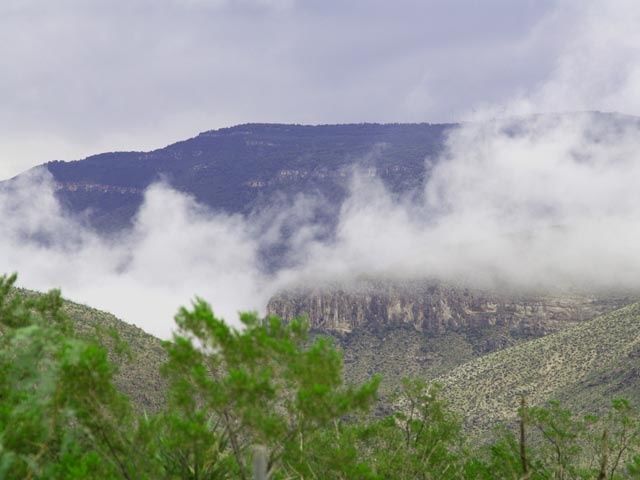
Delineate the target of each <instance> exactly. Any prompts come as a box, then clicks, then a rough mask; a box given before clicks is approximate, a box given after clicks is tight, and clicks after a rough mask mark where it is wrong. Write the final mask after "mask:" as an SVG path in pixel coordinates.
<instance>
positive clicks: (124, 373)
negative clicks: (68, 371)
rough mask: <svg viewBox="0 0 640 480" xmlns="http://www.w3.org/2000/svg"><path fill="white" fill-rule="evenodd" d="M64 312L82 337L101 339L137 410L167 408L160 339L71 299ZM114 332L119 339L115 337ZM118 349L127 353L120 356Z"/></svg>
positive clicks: (117, 381) (27, 294) (119, 383)
mask: <svg viewBox="0 0 640 480" xmlns="http://www.w3.org/2000/svg"><path fill="white" fill-rule="evenodd" d="M15 293H16V294H17V295H20V296H23V297H42V294H40V293H36V292H32V291H28V290H24V289H16V290H15ZM62 312H63V313H64V314H66V315H67V316H68V317H69V319H70V320H71V321H72V322H73V326H74V328H75V329H76V330H77V332H78V333H79V334H80V335H81V336H85V337H89V338H91V337H95V336H96V335H99V336H100V337H101V341H102V343H103V344H105V346H106V347H107V348H108V349H109V350H110V352H111V353H110V359H111V360H112V362H113V363H114V364H115V366H116V368H117V373H116V375H115V379H114V380H115V385H116V386H117V387H118V389H119V390H120V391H122V392H123V393H125V394H126V395H127V396H129V397H130V398H131V399H132V400H133V402H134V404H135V405H136V407H137V408H139V409H140V410H144V411H149V412H155V411H158V410H159V409H160V408H161V407H162V406H163V405H164V402H165V396H166V392H167V385H166V382H165V381H164V380H163V379H162V378H161V376H160V365H162V364H163V363H164V362H165V361H166V357H167V356H166V353H165V351H164V349H163V348H162V345H161V342H160V340H159V339H158V338H156V337H154V336H153V335H149V334H148V333H146V332H145V331H143V330H142V329H140V328H138V327H136V326H135V325H131V324H129V323H126V322H124V321H122V320H120V319H118V318H116V317H115V316H114V315H112V314H110V313H107V312H103V311H101V310H97V309H95V308H91V307H88V306H86V305H81V304H78V303H74V302H71V301H69V300H63V303H62ZM114 333H115V334H116V337H118V339H115V338H114V335H113V334H114ZM116 350H123V351H122V352H121V354H116Z"/></svg>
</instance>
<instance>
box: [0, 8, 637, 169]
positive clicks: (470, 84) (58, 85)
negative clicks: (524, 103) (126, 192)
mask: <svg viewBox="0 0 640 480" xmlns="http://www.w3.org/2000/svg"><path fill="white" fill-rule="evenodd" d="M605 4H606V5H614V6H613V7H606V9H605V10H606V12H604V13H603V11H601V10H602V9H603V8H604V7H602V6H603V5H605ZM637 14H638V7H637V2H635V1H625V0H613V1H607V2H605V1H604V0H603V1H600V2H599V1H588V0H575V1H570V0H556V1H552V0H393V1H389V0H108V1H106V0H1V1H0V177H1V178H5V177H8V176H11V175H14V174H16V173H18V172H20V171H22V170H24V169H26V168H28V167H30V166H32V165H35V164H39V163H42V162H44V161H48V160H53V159H66V160H70V159H76V158H82V157H84V156H86V155H89V154H91V153H97V152H100V151H112V150H127V149H128V150H134V149H135V150H142V149H151V148H156V147H161V146H164V145H166V144H168V143H171V142H173V141H175V140H178V139H182V138H186V137H190V136H193V135H195V134H197V133H198V132H201V131H204V130H209V129H212V128H219V127H223V126H229V125H233V124H237V123H243V122H297V123H343V122H362V121H369V122H418V121H428V122H441V121H450V120H459V119H465V118H472V117H473V115H474V112H477V111H478V110H483V109H486V108H487V106H488V105H489V106H491V108H493V109H494V110H493V111H496V109H497V112H498V114H499V113H500V105H502V104H506V103H509V104H510V105H513V104H514V102H513V99H514V98H518V97H519V96H522V95H525V94H528V92H531V91H544V88H542V90H541V85H542V86H544V85H545V84H546V83H548V82H549V78H557V77H558V76H560V77H566V76H567V75H569V80H571V78H574V79H576V78H581V77H580V76H585V75H587V74H592V73H593V71H595V67H594V65H595V66H596V67H597V65H596V64H595V62H594V61H591V58H592V56H591V51H590V49H593V50H596V51H597V52H596V53H598V52H599V55H600V56H598V55H596V56H595V57H594V58H596V59H598V61H600V60H601V59H603V60H602V61H606V62H613V63H610V64H609V65H608V68H607V70H606V71H607V72H609V73H608V75H609V74H610V73H611V72H614V75H615V72H616V71H619V70H620V69H617V68H616V65H617V63H615V62H618V63H619V64H620V65H622V66H625V65H626V66H628V65H629V64H634V63H633V62H634V61H635V60H637V58H636V55H637V47H638V45H636V44H634V43H633V42H635V40H637V36H626V37H624V38H623V41H622V42H621V43H620V42H618V44H616V43H615V42H613V44H612V43H611V37H612V36H614V37H615V35H617V33H618V32H619V31H622V32H624V27H625V25H624V24H625V22H626V26H627V27H628V28H629V29H630V31H632V30H633V29H635V27H634V26H633V25H636V26H637V23H634V22H636V21H637V20H638V15H637ZM607 15H609V16H612V17H615V18H613V20H611V21H610V22H607V18H608V17H607ZM594 18H595V19H597V21H598V22H602V25H603V27H602V28H600V26H598V27H597V28H596V33H597V34H596V33H594V27H593V19H594ZM621 23H623V25H622V30H620V24H621ZM598 25H600V24H598ZM611 27H615V28H611ZM585 31H587V32H588V35H587V36H585V35H586V34H585ZM581 38H582V39H583V40H584V39H585V38H588V39H589V41H588V42H587V44H588V45H586V46H585V43H584V41H576V39H581ZM621 38H622V37H621ZM591 39H595V41H593V42H592V41H591ZM614 40H615V38H614ZM611 48H616V49H617V50H616V53H615V54H612V52H611V51H610V49H611ZM568 49H569V50H572V51H573V54H572V55H573V56H570V58H571V59H572V60H571V62H573V63H571V62H570V68H569V69H568V70H567V62H566V59H567V51H568ZM581 56H583V57H585V58H586V59H585V58H581ZM576 58H578V59H577V60H576ZM612 59H613V60H612ZM576 62H577V63H576ZM585 62H587V63H589V62H591V63H590V64H589V65H590V66H591V69H592V71H590V70H589V66H587V68H586V70H585V69H584V68H583V67H584V63H585ZM630 62H631V63H630ZM576 65H578V66H579V68H576ZM634 65H637V63H635V64H634ZM625 68H626V67H625ZM632 73H633V72H632ZM572 75H573V77H572ZM576 75H577V76H576ZM624 75H625V78H628V77H629V72H626V73H624ZM591 76H592V77H593V75H591ZM612 81H613V82H615V79H613V80H612V79H611V78H609V77H607V78H606V79H604V80H602V82H605V83H607V85H608V86H610V84H611V82H612ZM563 82H564V83H563V84H564V85H569V90H568V91H566V92H563V91H560V92H559V91H558V89H557V88H556V89H554V90H553V92H554V95H555V98H551V97H549V96H548V95H547V97H545V98H547V100H548V101H547V102H546V103H545V102H541V103H539V104H537V108H538V109H543V110H550V109H583V108H589V109H590V108H598V109H600V108H605V109H607V108H612V109H617V110H626V111H625V113H638V112H636V111H635V110H636V107H637V105H627V104H620V102H618V103H616V101H610V102H608V103H602V102H599V101H598V99H599V98H603V96H602V95H599V90H598V88H599V87H598V85H599V84H598V83H597V82H596V83H595V84H594V83H592V84H590V85H592V86H593V85H595V86H596V87H597V88H596V87H594V88H595V91H589V92H587V93H588V94H589V95H588V97H589V98H590V101H589V102H586V103H585V102H584V98H585V95H582V96H576V95H574V91H575V90H576V89H577V90H579V88H577V87H576V86H575V85H574V84H573V83H572V82H571V81H568V82H567V78H563ZM629 85H638V82H637V81H634V82H631V83H629ZM590 88H591V87H590ZM635 88H637V87H635ZM540 98H542V97H540Z"/></svg>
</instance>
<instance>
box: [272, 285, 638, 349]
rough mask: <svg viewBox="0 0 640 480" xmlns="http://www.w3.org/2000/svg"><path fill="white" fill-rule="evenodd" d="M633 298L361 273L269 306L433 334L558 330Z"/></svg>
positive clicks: (338, 322) (357, 325)
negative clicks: (403, 279) (375, 277)
mask: <svg viewBox="0 0 640 480" xmlns="http://www.w3.org/2000/svg"><path fill="white" fill-rule="evenodd" d="M630 302H631V299H630V298H628V297H626V296H624V295H618V296H596V295H584V294H575V293H573V294H554V295H549V294H540V293H531V294H523V293H513V294H506V293H494V292H490V291H483V290H476V289H469V288H460V287H454V286H449V285H444V284H440V283H434V282H428V281H412V282H409V281H407V282H398V281H373V280H367V281H359V282H357V283H355V284H351V285H324V286H317V287H310V288H297V289H293V290H289V291H284V292H281V293H280V294H278V295H277V296H275V297H274V298H272V299H271V301H270V302H269V305H268V307H267V308H268V312H269V313H270V314H275V315H278V316H281V317H282V318H284V319H291V318H293V317H296V316H300V315H307V316H308V318H309V321H310V323H311V327H312V329H315V330H322V331H325V332H333V333H349V332H353V331H357V330H359V329H367V330H370V331H371V330H373V331H380V330H387V329H389V328H394V327H401V326H409V327H411V328H413V329H415V330H416V331H419V332H424V333H425V334H443V333H446V332H459V331H469V330H471V331H473V330H482V329H486V328H493V327H500V330H501V331H505V332H507V333H509V334H510V335H512V336H524V337H535V336H542V335H545V334H547V333H551V332H554V331H558V330H560V329H562V328H564V327H566V326H569V325H572V324H574V323H576V322H580V321H583V320H587V319H590V318H593V317H595V316H597V315H600V314H602V313H606V312H609V311H611V310H613V309H616V308H619V307H621V306H624V305H626V304H628V303H630Z"/></svg>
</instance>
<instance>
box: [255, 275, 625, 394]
mask: <svg viewBox="0 0 640 480" xmlns="http://www.w3.org/2000/svg"><path fill="white" fill-rule="evenodd" d="M636 300H637V296H630V295H625V294H622V293H618V294H613V293H609V294H606V295H605V294H601V295H594V294H590V295H587V294H578V293H575V292H574V293H567V292H546V293H545V292H529V293H524V292H508V291H502V292H495V291H487V290H479V289H473V288H465V287H461V286H456V285H447V284H444V283H442V282H435V281H433V280H417V279H414V280H403V281H400V280H388V279H387V280H382V279H371V278H369V279H360V280H359V281H357V282H350V283H348V284H344V283H340V282H334V283H331V284H316V285H313V286H310V287H298V288H294V289H291V290H286V291H282V292H280V293H279V294H278V295H276V296H274V297H273V298H272V299H271V300H270V302H269V304H268V306H267V310H268V313H270V314H274V315H277V316H280V317H282V318H284V319H285V320H289V319H291V318H294V317H296V316H303V315H305V316H307V317H308V319H309V322H310V325H311V328H312V330H313V331H315V332H318V333H320V334H324V335H327V334H328V335H331V336H333V337H334V338H335V340H336V343H337V344H338V345H339V346H340V347H341V349H342V350H343V352H344V361H345V374H346V376H347V379H348V380H352V381H355V382H361V381H364V380H366V379H367V378H369V377H370V376H371V375H373V374H374V373H380V374H381V375H382V377H383V380H382V387H381V391H382V393H383V394H386V393H389V392H390V391H392V390H393V389H394V388H395V387H397V386H398V385H399V379H400V378H402V377H403V376H417V377H422V378H426V379H433V378H435V377H436V376H438V375H443V374H445V373H448V372H449V371H450V370H451V369H453V368H455V367H457V366H459V365H461V364H463V363H465V362H468V361H471V360H473V359H475V358H478V357H480V356H482V355H486V354H487V353H490V352H494V351H497V350H501V349H504V348H507V347H510V346H513V345H516V344H519V343H522V342H526V341H528V340H532V339H535V338H538V337H541V336H544V335H548V334H550V333H555V332H558V331H560V330H563V329H566V328H569V327H571V326H574V325H576V324H578V323H580V322H584V321H587V320H591V319H593V318H595V317H598V316H599V315H602V314H604V313H608V312H611V311H614V310H617V309H619V308H621V307H623V306H625V305H628V304H630V303H632V302H634V301H636Z"/></svg>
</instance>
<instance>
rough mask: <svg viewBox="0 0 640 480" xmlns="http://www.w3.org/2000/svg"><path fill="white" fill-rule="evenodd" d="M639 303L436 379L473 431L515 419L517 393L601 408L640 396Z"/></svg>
mask: <svg viewBox="0 0 640 480" xmlns="http://www.w3.org/2000/svg"><path fill="white" fill-rule="evenodd" d="M639 356H640V303H636V304H633V305H630V306H627V307H624V308H621V309H619V310H616V311H614V312H611V313H609V314H606V315H603V316H601V317H598V318H596V319H594V320H590V321H588V322H584V323H582V324H579V325H577V326H575V327H572V328H570V329H567V330H564V331H561V332H559V333H556V334H553V335H549V336H547V337H543V338H539V339H536V340H532V341H530V342H526V343H522V344H520V345H516V346H514V347H510V348H507V349H505V350H501V351H498V352H495V353H492V354H489V355H486V356H483V357H481V358H478V359H476V360H473V361H471V362H468V363H465V364H464V365H461V366H459V367H457V368H455V369H454V370H452V371H451V372H450V373H448V374H446V375H442V376H440V377H439V378H438V379H437V380H438V381H439V382H441V383H442V384H443V385H444V386H445V389H444V393H445V395H446V396H447V397H448V398H449V399H450V400H451V402H452V405H453V407H454V408H455V409H456V410H458V411H459V412H460V413H461V414H463V415H464V417H465V419H466V420H467V424H468V426H469V427H471V428H472V429H485V428H488V427H490V426H491V425H493V424H494V423H495V422H496V421H498V420H503V419H508V418H513V416H514V415H515V411H516V409H517V401H518V395H519V393H521V392H522V393H526V394H527V396H528V398H529V401H530V402H531V403H532V404H541V403H544V402H545V401H548V400H550V399H560V400H563V401H565V402H567V404H568V405H570V406H572V407H574V408H577V409H580V410H590V411H594V410H597V409H599V408H601V407H603V406H605V405H606V404H608V403H609V402H610V401H611V399H612V398H615V397H620V396H624V397H627V398H629V399H630V400H635V401H638V400H640V381H639V379H640V377H639V375H640V362H639Z"/></svg>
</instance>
